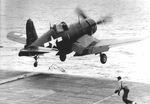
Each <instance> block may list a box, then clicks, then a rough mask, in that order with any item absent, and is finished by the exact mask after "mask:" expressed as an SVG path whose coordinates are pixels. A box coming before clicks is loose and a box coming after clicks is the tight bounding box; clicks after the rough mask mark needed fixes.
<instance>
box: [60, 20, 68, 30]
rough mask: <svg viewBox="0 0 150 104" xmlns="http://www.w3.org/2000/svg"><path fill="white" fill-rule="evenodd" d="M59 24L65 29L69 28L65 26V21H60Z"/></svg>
mask: <svg viewBox="0 0 150 104" xmlns="http://www.w3.org/2000/svg"><path fill="white" fill-rule="evenodd" d="M61 25H62V28H63V29H64V30H65V31H66V30H68V29H69V28H68V26H67V24H66V23H65V22H61Z"/></svg>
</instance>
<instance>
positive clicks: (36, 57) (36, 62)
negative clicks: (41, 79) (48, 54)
mask: <svg viewBox="0 0 150 104" xmlns="http://www.w3.org/2000/svg"><path fill="white" fill-rule="evenodd" d="M38 58H39V57H38V56H37V55H36V56H34V59H35V62H34V64H33V66H34V67H37V66H38V61H37V59H38Z"/></svg>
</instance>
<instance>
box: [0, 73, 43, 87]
mask: <svg viewBox="0 0 150 104" xmlns="http://www.w3.org/2000/svg"><path fill="white" fill-rule="evenodd" d="M38 74H40V73H27V74H23V75H18V76H16V77H12V78H8V79H4V80H1V81H0V85H2V84H6V83H10V82H13V81H17V80H21V79H24V78H27V77H31V76H35V75H38Z"/></svg>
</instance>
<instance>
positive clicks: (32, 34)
mask: <svg viewBox="0 0 150 104" xmlns="http://www.w3.org/2000/svg"><path fill="white" fill-rule="evenodd" d="M26 36H27V39H26V45H25V48H26V47H28V46H29V45H31V44H32V43H33V42H34V41H35V40H37V39H38V36H37V34H36V30H35V27H34V24H33V21H32V20H31V19H28V20H27V23H26Z"/></svg>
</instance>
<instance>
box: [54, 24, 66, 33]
mask: <svg viewBox="0 0 150 104" xmlns="http://www.w3.org/2000/svg"><path fill="white" fill-rule="evenodd" d="M68 29H69V28H68V26H67V24H66V23H65V22H61V23H60V24H57V25H56V32H57V33H61V32H64V31H67V30H68Z"/></svg>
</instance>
